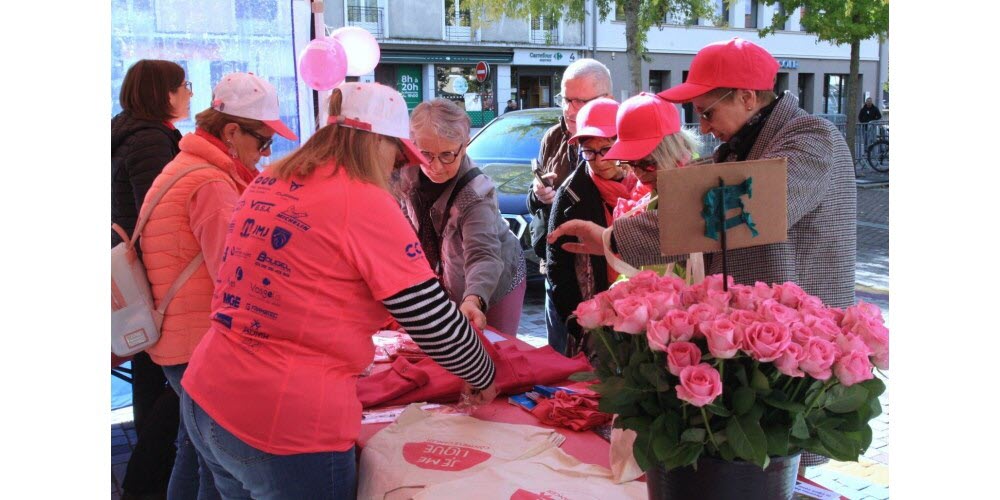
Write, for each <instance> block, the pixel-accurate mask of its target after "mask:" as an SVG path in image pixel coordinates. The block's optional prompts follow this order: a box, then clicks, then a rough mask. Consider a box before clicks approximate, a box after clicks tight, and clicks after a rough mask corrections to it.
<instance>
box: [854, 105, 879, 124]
mask: <svg viewBox="0 0 1000 500" xmlns="http://www.w3.org/2000/svg"><path fill="white" fill-rule="evenodd" d="M881 119H882V112H881V111H879V110H878V107H877V106H875V105H874V104H873V105H871V106H868V105H865V106H861V111H860V112H859V113H858V122H860V123H868V122H870V121H874V120H881Z"/></svg>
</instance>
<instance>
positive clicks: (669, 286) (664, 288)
mask: <svg viewBox="0 0 1000 500" xmlns="http://www.w3.org/2000/svg"><path fill="white" fill-rule="evenodd" d="M687 288H688V285H687V283H684V280H682V279H680V278H678V277H677V276H674V275H672V274H671V275H670V276H664V277H662V278H660V280H659V281H657V282H656V289H657V290H659V291H661V292H674V293H678V294H679V293H681V292H682V291H684V290H686V289H687Z"/></svg>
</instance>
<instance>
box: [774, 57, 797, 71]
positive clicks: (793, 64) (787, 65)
mask: <svg viewBox="0 0 1000 500" xmlns="http://www.w3.org/2000/svg"><path fill="white" fill-rule="evenodd" d="M778 67H779V68H781V69H799V62H798V61H796V60H795V59H778Z"/></svg>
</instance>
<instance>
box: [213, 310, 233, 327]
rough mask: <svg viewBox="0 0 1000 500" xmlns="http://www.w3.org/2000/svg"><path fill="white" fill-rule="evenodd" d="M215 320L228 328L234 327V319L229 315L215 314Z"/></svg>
mask: <svg viewBox="0 0 1000 500" xmlns="http://www.w3.org/2000/svg"><path fill="white" fill-rule="evenodd" d="M213 318H214V319H215V321H218V322H219V323H222V324H223V325H225V326H226V328H232V327H233V317H232V316H230V315H228V314H222V313H215V316H213Z"/></svg>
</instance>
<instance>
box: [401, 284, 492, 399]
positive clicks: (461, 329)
mask: <svg viewBox="0 0 1000 500" xmlns="http://www.w3.org/2000/svg"><path fill="white" fill-rule="evenodd" d="M382 304H384V305H385V308H386V309H388V310H389V313H390V314H392V317H393V318H395V319H396V321H398V322H399V324H400V325H402V327H403V329H405V330H406V333H408V334H409V335H410V337H412V338H413V341H414V342H416V343H417V345H418V346H420V349H422V350H423V351H424V352H425V353H427V355H428V356H430V357H431V359H433V360H434V361H436V362H437V364H439V365H441V367H442V368H444V369H446V370H448V371H449V372H451V373H453V374H455V375H456V376H458V377H460V378H462V379H463V380H465V381H466V382H468V383H469V384H471V385H472V386H473V387H475V388H476V389H484V388H486V387H488V386H489V385H490V384H492V383H493V376H494V373H495V368H494V366H493V360H491V359H490V357H489V355H488V354H486V349H484V348H483V344H482V343H481V342H480V341H479V337H478V336H477V335H476V333H475V332H474V331H473V330H472V326H471V325H470V324H469V322H468V320H466V319H465V316H463V315H462V313H461V312H459V310H458V307H457V306H455V303H454V302H452V301H451V299H449V298H448V295H447V294H446V293H445V291H444V289H443V288H441V285H440V283H439V282H438V280H437V279H430V280H427V281H425V282H423V283H421V284H419V285H414V286H411V287H410V288H407V289H405V290H403V291H401V292H399V293H397V294H395V295H393V296H391V297H389V298H387V299H385V300H383V301H382Z"/></svg>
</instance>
